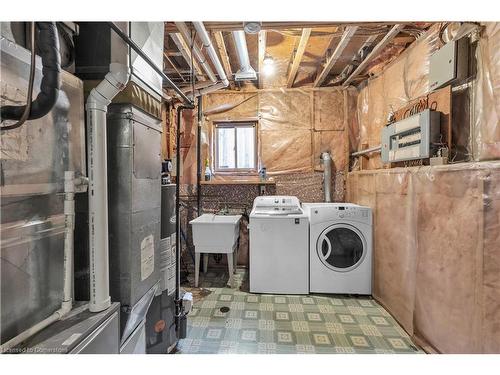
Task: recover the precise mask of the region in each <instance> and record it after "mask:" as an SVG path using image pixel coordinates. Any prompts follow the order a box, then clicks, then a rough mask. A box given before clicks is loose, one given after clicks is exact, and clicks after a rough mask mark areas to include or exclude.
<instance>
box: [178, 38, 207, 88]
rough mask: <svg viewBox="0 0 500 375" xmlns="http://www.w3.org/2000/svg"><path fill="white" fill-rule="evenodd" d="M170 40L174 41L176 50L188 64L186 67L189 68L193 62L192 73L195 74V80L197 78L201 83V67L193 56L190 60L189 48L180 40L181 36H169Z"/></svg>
mask: <svg viewBox="0 0 500 375" xmlns="http://www.w3.org/2000/svg"><path fill="white" fill-rule="evenodd" d="M170 36H171V38H172V40H173V41H174V43H175V45H176V46H177V48H178V49H179V51H180V53H181V54H182V57H183V58H184V60H185V61H186V63H187V64H188V66H189V67H190V68H191V60H192V62H193V65H194V71H195V74H196V78H198V80H200V81H203V80H204V79H203V72H202V71H201V67H200V65H199V64H198V61H196V58H195V57H194V56H193V57H192V59H191V53H190V52H191V49H190V48H189V46H188V45H187V44H186V42H184V39H182V36H181V34H170Z"/></svg>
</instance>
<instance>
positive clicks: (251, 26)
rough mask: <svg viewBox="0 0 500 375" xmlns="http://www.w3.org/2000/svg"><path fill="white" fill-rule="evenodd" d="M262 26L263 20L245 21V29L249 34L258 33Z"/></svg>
mask: <svg viewBox="0 0 500 375" xmlns="http://www.w3.org/2000/svg"><path fill="white" fill-rule="evenodd" d="M261 28H262V22H243V30H245V32H246V33H247V34H257V33H258V32H259V31H260V29H261Z"/></svg>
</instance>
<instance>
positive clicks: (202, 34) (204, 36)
mask: <svg viewBox="0 0 500 375" xmlns="http://www.w3.org/2000/svg"><path fill="white" fill-rule="evenodd" d="M193 26H194V28H195V29H196V32H197V33H198V36H199V38H200V39H201V41H202V42H203V48H205V50H206V51H207V53H208V56H209V57H210V60H212V63H213V64H214V67H215V70H216V71H217V74H218V75H219V78H220V81H221V83H222V87H227V86H229V81H228V79H227V76H226V72H225V71H224V68H223V67H222V64H221V62H220V60H219V56H218V55H217V52H215V48H214V46H213V44H212V41H211V40H210V36H209V35H208V32H207V30H206V29H205V26H204V25H203V22H193ZM222 87H219V88H222ZM219 88H218V89H219Z"/></svg>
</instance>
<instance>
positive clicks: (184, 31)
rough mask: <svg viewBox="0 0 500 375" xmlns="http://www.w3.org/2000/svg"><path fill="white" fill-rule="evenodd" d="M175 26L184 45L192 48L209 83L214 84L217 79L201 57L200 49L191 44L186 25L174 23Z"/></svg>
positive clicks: (205, 60) (202, 56) (203, 57)
mask: <svg viewBox="0 0 500 375" xmlns="http://www.w3.org/2000/svg"><path fill="white" fill-rule="evenodd" d="M175 25H176V26H177V29H178V30H179V32H180V33H181V36H182V38H183V39H184V42H186V44H187V45H188V46H193V54H194V56H195V57H196V59H197V60H198V61H199V62H200V64H201V67H202V68H203V70H204V71H205V73H207V76H208V79H209V80H210V81H212V82H213V83H216V82H217V77H216V76H215V74H214V71H213V70H212V68H211V67H210V65H208V61H207V59H206V58H205V56H204V55H203V53H202V52H201V51H200V49H199V48H198V47H197V46H196V45H194V44H193V40H192V38H191V35H190V32H189V29H188V27H187V25H186V23H185V22H176V23H175Z"/></svg>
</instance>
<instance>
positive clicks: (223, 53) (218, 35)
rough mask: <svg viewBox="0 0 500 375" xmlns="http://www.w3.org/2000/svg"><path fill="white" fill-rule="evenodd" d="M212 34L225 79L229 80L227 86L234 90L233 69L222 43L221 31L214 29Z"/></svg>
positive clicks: (224, 45)
mask: <svg viewBox="0 0 500 375" xmlns="http://www.w3.org/2000/svg"><path fill="white" fill-rule="evenodd" d="M212 35H213V38H214V39H215V44H216V46H217V49H218V50H219V55H220V58H221V61H222V66H223V67H224V71H225V72H226V76H227V79H228V80H229V86H230V88H231V89H232V90H234V79H233V71H232V69H231V63H230V61H229V55H228V54H227V49H226V43H224V36H223V35H222V32H221V31H216V32H214V33H213V34H212Z"/></svg>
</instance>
